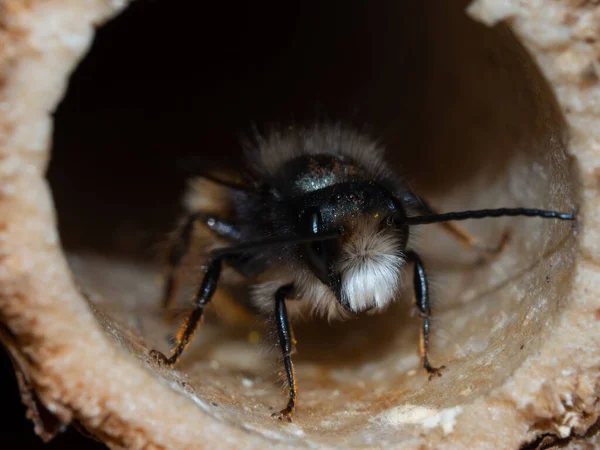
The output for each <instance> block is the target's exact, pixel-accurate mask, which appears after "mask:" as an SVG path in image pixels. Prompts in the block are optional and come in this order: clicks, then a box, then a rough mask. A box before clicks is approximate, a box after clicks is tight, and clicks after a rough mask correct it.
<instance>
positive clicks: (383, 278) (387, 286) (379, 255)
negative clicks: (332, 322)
mask: <svg viewBox="0 0 600 450" xmlns="http://www.w3.org/2000/svg"><path fill="white" fill-rule="evenodd" d="M325 191H326V192H318V193H315V194H317V195H314V196H313V197H315V198H312V199H310V201H308V202H306V204H307V207H305V208H304V209H303V211H302V214H301V220H300V224H301V226H302V228H303V232H304V233H306V232H309V233H320V232H327V231H338V232H339V238H338V239H330V240H324V241H315V242H311V243H308V244H305V245H303V246H302V249H301V253H302V258H303V260H304V261H305V262H306V263H307V264H308V266H309V268H310V270H311V271H312V273H313V274H314V275H315V276H316V277H317V278H318V279H319V280H320V281H321V282H322V283H323V284H325V285H326V286H327V288H328V289H329V290H330V291H331V293H332V294H333V295H334V296H335V298H336V300H337V301H338V303H339V304H340V305H341V306H342V307H343V308H344V309H345V310H346V311H348V312H350V313H360V312H364V311H368V310H371V309H381V308H383V307H385V306H387V305H388V304H390V303H391V302H392V301H393V300H394V297H395V295H396V293H397V290H398V285H399V283H400V276H401V271H402V267H403V264H404V254H403V251H404V249H405V247H406V242H407V240H408V228H407V227H398V225H397V224H398V220H397V219H398V217H399V216H403V215H404V211H403V209H402V208H401V206H400V205H398V204H397V202H395V201H393V199H391V198H390V196H389V194H386V193H385V191H382V190H381V188H378V187H377V186H374V185H371V184H369V185H366V186H360V185H356V184H355V183H348V184H345V185H338V186H334V187H332V189H328V190H325Z"/></svg>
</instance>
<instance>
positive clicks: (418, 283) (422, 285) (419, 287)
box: [406, 251, 445, 380]
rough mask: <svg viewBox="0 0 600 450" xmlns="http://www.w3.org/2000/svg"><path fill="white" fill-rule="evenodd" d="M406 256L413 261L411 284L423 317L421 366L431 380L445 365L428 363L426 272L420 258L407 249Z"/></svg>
mask: <svg viewBox="0 0 600 450" xmlns="http://www.w3.org/2000/svg"><path fill="white" fill-rule="evenodd" d="M406 256H407V258H408V260H409V261H411V262H412V263H414V265H415V268H414V278H413V284H414V288H415V295H416V298H417V308H419V312H420V314H421V318H422V319H423V326H422V327H421V341H420V349H419V350H420V354H421V360H422V362H423V368H424V369H425V371H426V372H427V373H428V374H429V379H430V380H431V379H432V378H433V376H434V375H437V376H439V377H441V376H442V369H444V368H445V366H441V367H433V366H432V365H431V364H430V363H429V358H428V356H427V353H428V352H429V318H430V317H431V307H430V306H429V287H428V285H427V274H426V273H425V268H424V267H423V263H422V262H421V258H420V257H419V255H417V254H416V253H415V252H413V251H408V252H407V253H406Z"/></svg>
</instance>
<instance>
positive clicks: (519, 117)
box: [0, 0, 600, 449]
mask: <svg viewBox="0 0 600 450" xmlns="http://www.w3.org/2000/svg"><path fill="white" fill-rule="evenodd" d="M189 7H190V8H192V6H189ZM183 8H185V6H184V5H174V4H171V3H167V2H153V3H152V4H148V3H144V2H139V3H135V2H134V3H132V4H131V5H128V4H127V2H123V1H94V0H90V1H86V2H80V1H79V2H76V1H68V0H45V1H42V0H36V1H31V2H27V3H22V2H17V1H11V0H4V1H1V2H0V19H1V20H2V25H3V26H2V27H1V28H0V33H1V35H2V37H1V42H2V48H1V49H0V68H1V77H2V83H0V123H1V124H2V127H1V128H0V130H1V132H0V339H1V340H2V343H3V344H4V346H5V347H6V349H7V350H8V352H9V354H10V356H11V358H12V360H13V362H14V367H15V370H16V371H17V373H18V374H19V380H20V388H21V392H22V396H23V400H24V402H25V403H26V405H27V407H28V410H29V416H30V418H31V419H32V420H33V422H34V425H35V430H36V433H37V434H38V435H40V436H41V437H42V438H43V439H46V440H48V439H51V438H52V437H53V436H55V435H56V434H57V433H58V432H60V430H61V429H62V428H63V427H62V426H63V425H68V424H72V423H77V424H79V425H81V426H82V427H83V428H85V429H86V430H87V431H89V432H90V433H92V434H93V435H95V436H97V437H98V438H100V439H101V440H103V441H104V442H106V443H107V444H108V445H109V446H111V447H114V448H121V447H127V448H173V449H175V448H264V447H265V446H270V447H273V448H290V447H294V446H297V447H305V446H307V445H309V446H312V447H316V448H340V447H341V448H348V447H356V448H419V447H421V446H424V445H427V446H430V447H432V448H514V449H516V448H520V447H522V446H529V447H528V448H538V447H544V446H549V445H555V444H557V443H561V444H566V445H576V444H577V443H578V442H582V443H589V444H590V445H600V441H599V438H598V434H597V433H596V430H597V425H595V424H596V422H597V418H598V415H599V409H600V406H599V405H600V402H599V401H598V399H599V395H600V370H599V363H598V361H600V346H599V344H600V327H599V326H598V321H599V320H600V300H599V299H600V287H598V286H599V285H600V283H599V282H598V281H599V280H600V277H599V275H600V274H599V273H598V262H599V261H598V258H600V256H599V255H600V251H599V250H600V248H599V247H600V239H599V238H600V217H599V216H598V212H597V211H599V210H600V197H599V189H598V182H597V178H598V169H597V167H598V165H599V164H600V153H599V149H598V139H599V137H598V136H597V133H598V131H597V130H600V119H599V118H598V117H597V115H598V112H597V107H596V103H597V101H596V99H597V97H598V96H599V95H600V90H599V89H600V88H599V84H598V80H599V74H598V70H600V68H599V67H598V62H597V59H598V53H599V51H600V47H598V43H597V39H598V38H599V36H600V25H599V24H600V7H598V6H596V5H595V2H573V1H567V0H560V1H554V2H543V3H542V2H534V1H500V0H479V1H474V2H472V3H469V2H462V1H458V2H434V1H428V2H397V4H396V5H386V6H372V5H367V4H365V5H364V6H361V7H356V8H354V7H349V6H348V8H347V9H346V7H344V8H333V7H331V8H327V7H323V8H321V7H317V6H316V5H310V4H307V6H306V9H302V10H299V11H295V12H290V11H286V10H285V7H282V6H281V5H278V4H276V3H273V4H272V5H266V6H260V7H256V8H257V9H256V10H255V9H248V10H247V11H242V10H241V9H240V10H239V11H236V10H234V11H225V10H224V9H222V10H219V9H218V7H216V6H215V8H216V9H215V10H214V11H210V13H209V12H208V11H204V10H198V11H193V10H191V9H190V10H184V9H183ZM260 8H263V9H260ZM360 8H363V9H362V10H361V9H360ZM203 14H207V15H211V14H212V16H211V17H213V16H214V17H220V18H222V19H223V22H222V23H221V22H219V21H214V23H213V24H211V23H208V22H211V21H207V20H206V19H205V18H204V19H203V18H202V17H203ZM278 17H279V18H281V17H285V20H279V19H277V18H278ZM225 19H227V20H225ZM199 20H200V21H202V23H203V25H202V27H200V28H202V29H203V30H205V31H198V28H195V27H194V26H192V24H197V23H199V22H196V21H199ZM290 21H293V23H294V25H295V26H294V27H290V26H287V25H286V24H287V23H288V22H290ZM169 23H171V25H169ZM100 24H105V25H103V27H102V28H100V29H99V30H98V31H97V33H96V32H95V27H98V26H99V25H100ZM169 27H170V28H169ZM244 27H246V28H244ZM186 30H192V32H189V33H188V34H185V33H186ZM250 30H252V31H253V32H252V33H250ZM219 32H220V33H223V34H222V35H218V34H215V33H219ZM202 33H205V34H202ZM213 36H227V38H226V37H222V39H221V38H219V39H212V37H213ZM232 36H233V37H232ZM242 36H243V38H242ZM94 38H96V39H95V41H94ZM342 38H343V39H342ZM186 39H187V40H186ZM227 39H230V40H227ZM93 42H94V44H93V45H92V43H93ZM136 46H137V47H136ZM232 46H233V47H232ZM236 46H237V47H236ZM251 47H252V48H253V50H252V52H250V48H251ZM231 48H235V49H237V50H236V51H237V53H236V52H235V51H234V52H232V51H231ZM86 53H89V54H88V55H87V56H86ZM200 54H201V55H202V57H201V58H200V57H199V56H198V55H200ZM249 54H250V55H252V56H251V57H249V56H248V55H249ZM223 55H225V56H223ZM84 57H85V59H84ZM161 58H162V59H161ZM211 58H212V59H211ZM132 61H133V62H132ZM78 63H81V66H80V67H79V68H77V65H78ZM198 64H201V65H202V67H201V68H200V69H196V68H195V67H196V65H198ZM219 70H222V72H219ZM115 74H116V75H115ZM211 74H213V75H211ZM232 74H233V75H232ZM240 74H243V75H240ZM211 76H213V78H211ZM111 77H114V78H111ZM153 77H154V78H153ZM103 80H104V81H103ZM106 80H109V81H108V82H105V81H106ZM115 80H117V81H118V82H117V81H115ZM136 89H138V90H136ZM115 92H116V93H117V94H115ZM63 98H64V101H63V103H62V104H61V105H60V107H59V103H60V102H61V100H63ZM173 99H176V100H173ZM177 99H178V100H177ZM319 104H321V105H323V106H322V108H324V109H325V110H326V111H327V115H328V116H329V117H331V116H333V117H334V118H337V116H339V117H340V118H341V119H348V118H350V121H352V120H358V119H360V121H361V123H362V124H364V123H367V124H368V125H369V127H371V128H370V130H369V132H371V133H373V134H375V135H377V136H378V137H379V138H380V142H381V144H382V146H383V147H385V150H386V158H387V161H388V162H389V164H390V166H391V167H392V169H393V170H394V171H396V172H397V173H401V174H403V176H406V179H407V180H408V181H409V182H410V184H411V186H413V187H414V188H415V191H418V192H419V194H420V195H423V196H424V197H425V198H427V199H428V201H429V202H431V203H432V204H433V205H435V207H436V209H438V210H440V211H442V212H444V211H459V210H472V209H483V208H500V207H532V208H542V209H546V210H557V211H564V212H569V213H570V212H572V211H576V216H577V217H576V220H574V221H569V222H564V221H552V220H542V219H539V220H538V219H532V218H520V217H511V218H501V219H498V220H485V221H484V220H480V221H471V222H464V226H465V228H466V229H467V230H468V232H469V233H470V234H472V235H474V236H477V237H478V239H479V240H480V242H484V243H489V245H493V244H495V243H497V242H500V241H501V240H502V238H503V236H504V235H507V236H508V240H507V243H506V245H505V248H504V249H503V251H502V252H501V253H500V254H498V255H496V256H495V257H493V258H489V259H486V260H484V261H481V260H480V259H479V258H477V256H476V255H473V254H472V253H469V252H467V251H465V250H464V249H462V248H461V247H460V246H459V245H457V244H456V242H454V241H452V240H451V239H449V238H448V236H447V235H446V234H444V233H443V232H442V230H440V228H439V227H436V226H420V227H417V228H418V231H417V232H416V239H417V241H416V242H417V245H418V249H419V254H420V256H421V257H422V259H423V261H425V262H426V265H427V267H428V268H429V273H430V285H431V290H432V295H433V296H434V302H433V319H432V329H433V334H432V337H431V358H432V360H434V361H435V363H436V364H437V365H444V366H445V370H444V372H443V376H441V377H435V378H434V379H432V380H428V377H427V376H426V374H424V373H423V371H422V370H421V369H420V367H419V354H418V336H419V326H420V323H419V319H420V318H419V315H418V314H417V313H416V312H415V308H414V305H413V302H414V299H413V294H412V290H411V289H409V286H410V283H408V282H404V285H405V286H404V287H403V288H402V295H400V296H399V298H398V300H397V302H395V303H394V305H392V306H391V307H390V308H389V309H387V310H386V311H385V312H383V313H381V314H377V315H367V316H366V317H360V318H357V319H355V320H350V321H345V322H334V323H331V324H329V323H327V321H318V320H317V321H306V323H303V322H300V323H297V324H295V325H296V326H295V328H294V332H295V333H294V338H295V340H296V341H297V346H296V353H295V354H294V355H293V356H294V363H295V368H296V377H297V379H298V382H299V386H300V391H299V398H300V403H299V406H298V408H297V410H296V411H295V413H294V417H293V422H291V423H287V422H284V421H277V420H274V419H272V418H271V414H272V413H275V412H277V411H278V410H279V409H280V407H281V405H282V404H283V403H282V402H283V401H284V399H285V393H284V392H283V390H282V389H281V378H280V377H279V375H278V370H279V369H278V365H277V364H276V361H277V357H276V354H275V352H270V351H269V350H270V349H271V348H273V345H272V343H273V340H272V336H271V335H270V334H269V332H268V329H266V328H265V327H264V326H263V325H262V324H261V323H258V322H253V321H251V320H249V319H248V318H247V317H246V314H245V313H244V311H243V310H242V309H240V307H239V302H233V301H232V300H236V299H237V297H238V296H239V295H242V294H241V293H239V292H238V291H236V290H235V289H232V290H226V289H224V290H223V292H217V294H216V297H217V298H216V299H215V302H214V303H215V305H214V306H215V308H214V309H213V310H211V311H210V312H207V317H205V319H206V320H205V321H204V322H205V323H204V324H203V325H202V327H201V331H199V332H198V333H197V337H196V339H195V340H194V342H193V343H192V344H191V345H190V346H189V348H188V349H187V351H186V354H185V355H184V358H183V359H182V360H181V361H180V364H178V365H177V366H176V367H174V368H169V367H164V366H161V365H160V364H157V362H156V360H155V359H153V358H152V357H151V356H150V350H152V349H156V348H158V349H161V351H166V350H167V349H168V346H169V335H170V334H171V333H172V332H173V330H174V329H176V325H174V323H175V322H173V321H172V320H169V319H168V318H165V315H164V311H163V310H162V308H161V305H160V293H161V288H162V283H163V278H162V274H163V271H162V266H161V264H160V258H158V257H156V256H155V255H156V254H160V251H155V250H154V249H155V247H156V243H160V241H161V240H162V241H165V240H166V239H165V235H166V234H165V233H166V231H167V230H168V229H170V228H172V225H173V223H174V221H175V219H176V217H177V215H178V214H179V213H181V211H180V209H179V205H180V203H181V197H182V195H183V191H184V190H183V183H182V180H183V179H184V178H185V175H186V173H187V172H186V171H187V170H188V169H189V168H190V166H193V165H197V166H200V167H201V168H206V167H209V168H214V169H215V170H218V171H226V170H227V169H233V168H235V169H238V168H239V166H236V164H238V162H239V161H241V158H242V153H241V150H237V149H238V148H241V146H240V145H239V140H238V139H237V138H236V136H238V135H239V132H240V130H242V129H244V128H245V129H250V128H251V126H250V124H252V123H253V122H255V123H256V122H258V120H259V119H260V120H262V119H263V118H264V119H265V120H266V121H268V120H277V119H280V120H286V119H287V118H288V117H290V115H291V116H294V115H298V116H300V118H301V119H302V118H303V117H308V116H310V115H311V114H312V116H313V117H314V116H315V109H317V110H318V109H319V108H320V107H321V106H318V107H315V105H319ZM57 108H58V110H57ZM357 108H358V111H359V112H358V113H357V114H355V111H356V109H357ZM55 111H57V112H56V114H54V112H55ZM316 116H319V114H316ZM357 117H358V119H357ZM282 118H283V119H282ZM317 118H318V117H317ZM190 149H191V150H190ZM51 155H52V158H51ZM182 167H183V170H182ZM214 195H215V196H216V195H217V192H216V191H215V194H214ZM212 200H215V198H212ZM190 202H193V198H192V197H190V198H188V203H190ZM191 206H201V205H191ZM191 259H192V260H191V261H188V263H187V266H189V267H187V269H188V270H187V271H186V276H185V277H184V278H185V279H184V280H183V281H184V283H183V284H184V285H188V287H187V288H186V287H183V288H182V292H181V294H182V295H181V297H182V298H181V299H180V300H181V305H185V301H186V300H185V296H186V295H188V294H189V293H190V292H192V290H193V289H194V287H195V283H198V280H199V278H200V277H201V275H202V267H201V264H200V263H195V262H194V261H193V257H192V258H191ZM407 278H410V276H409V274H407ZM190 289H192V290H190ZM188 291H189V292H188Z"/></svg>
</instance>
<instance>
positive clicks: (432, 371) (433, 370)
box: [425, 366, 446, 381]
mask: <svg viewBox="0 0 600 450" xmlns="http://www.w3.org/2000/svg"><path fill="white" fill-rule="evenodd" d="M445 368H446V366H440V367H431V366H428V367H425V371H426V372H427V373H428V374H429V381H431V380H432V379H433V377H434V376H436V375H437V376H438V377H441V376H442V370H444V369H445Z"/></svg>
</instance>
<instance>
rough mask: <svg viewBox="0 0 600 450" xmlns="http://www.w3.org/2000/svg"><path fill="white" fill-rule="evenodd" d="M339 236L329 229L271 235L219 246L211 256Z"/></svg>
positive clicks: (234, 253) (226, 255)
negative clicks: (315, 231) (325, 230)
mask: <svg viewBox="0 0 600 450" xmlns="http://www.w3.org/2000/svg"><path fill="white" fill-rule="evenodd" d="M338 237H339V232H337V231H327V232H322V233H316V234H313V233H311V234H298V235H283V236H269V237H266V238H263V239H258V240H256V241H250V242H244V243H242V244H238V245H236V246H233V247H223V248H217V249H215V250H213V251H212V252H211V257H212V258H213V259H218V258H227V257H228V256H236V255H240V254H244V253H252V252H256V251H258V250H262V249H265V248H271V247H281V246H286V245H298V244H307V243H310V242H317V241H328V240H330V239H337V238H338Z"/></svg>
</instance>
